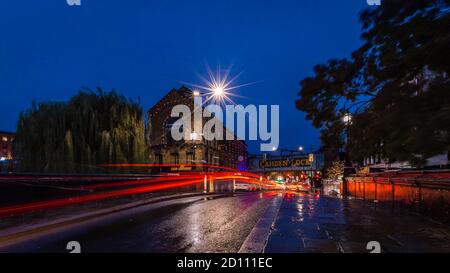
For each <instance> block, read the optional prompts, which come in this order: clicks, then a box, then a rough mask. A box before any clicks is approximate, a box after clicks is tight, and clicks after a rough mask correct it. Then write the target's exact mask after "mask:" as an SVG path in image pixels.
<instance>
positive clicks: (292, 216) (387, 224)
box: [264, 194, 450, 253]
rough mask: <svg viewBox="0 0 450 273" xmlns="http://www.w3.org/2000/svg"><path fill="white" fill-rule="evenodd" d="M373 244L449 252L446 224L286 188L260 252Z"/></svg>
mask: <svg viewBox="0 0 450 273" xmlns="http://www.w3.org/2000/svg"><path fill="white" fill-rule="evenodd" d="M369 242H371V243H369ZM368 244H369V246H368ZM374 244H376V245H378V246H380V247H381V249H380V251H381V252H388V253H389V252H394V253H408V252H420V253H423V252H432V253H434V252H444V253H448V252H450V228H449V227H448V226H446V225H443V224H440V223H437V222H434V221H431V220H430V219H427V218H424V217H422V216H420V215H414V214H411V213H409V212H407V211H404V210H403V211H399V210H396V211H392V210H390V209H387V208H381V207H380V206H377V205H376V204H374V203H368V202H364V201H362V200H354V199H352V200H349V199H341V198H337V197H330V196H318V195H314V194H285V195H284V197H283V202H282V204H281V207H280V209H279V211H278V214H277V218H276V220H275V222H274V224H273V231H272V232H271V234H270V236H269V239H268V242H267V244H266V247H265V249H264V252H267V253H311V252H313V253H349V252H357V253H368V252H370V251H373V250H374V249H373V245H374ZM371 245H372V246H371Z"/></svg>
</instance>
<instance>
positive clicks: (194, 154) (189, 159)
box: [147, 87, 248, 171]
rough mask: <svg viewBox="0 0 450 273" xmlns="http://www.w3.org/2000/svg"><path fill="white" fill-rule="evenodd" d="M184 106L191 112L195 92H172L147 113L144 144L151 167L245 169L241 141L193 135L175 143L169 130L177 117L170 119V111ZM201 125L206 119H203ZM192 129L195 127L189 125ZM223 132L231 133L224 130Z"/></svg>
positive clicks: (245, 156) (245, 158) (186, 89)
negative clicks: (147, 148)
mask: <svg viewBox="0 0 450 273" xmlns="http://www.w3.org/2000/svg"><path fill="white" fill-rule="evenodd" d="M176 105H186V106H188V107H189V109H190V110H191V112H193V111H194V93H193V92H192V90H190V89H188V88H186V87H181V88H179V89H178V90H177V89H172V90H171V91H170V92H169V93H167V94H166V95H165V96H164V97H163V98H162V99H161V100H160V101H159V102H158V103H157V104H155V105H154V106H153V107H152V108H151V109H150V110H149V111H148V127H147V141H148V143H149V163H151V164H209V165H218V166H223V167H229V168H233V169H238V170H245V169H246V167H247V157H248V153H247V145H246V144H245V142H244V141H241V140H237V139H235V140H211V141H208V140H206V139H205V138H203V137H201V136H197V135H195V136H193V137H192V138H191V139H189V140H180V141H176V140H174V139H173V138H172V136H171V128H172V126H173V125H174V124H175V122H176V121H177V120H178V119H179V117H171V116H170V114H171V111H172V108H173V107H174V106H176ZM203 119H204V120H203V124H204V123H205V122H206V119H205V118H203ZM192 128H194V125H193V124H192ZM223 128H224V129H225V133H230V132H229V131H228V130H226V128H225V127H223ZM171 170H178V171H183V170H205V168H204V167H189V166H184V167H183V166H181V167H171Z"/></svg>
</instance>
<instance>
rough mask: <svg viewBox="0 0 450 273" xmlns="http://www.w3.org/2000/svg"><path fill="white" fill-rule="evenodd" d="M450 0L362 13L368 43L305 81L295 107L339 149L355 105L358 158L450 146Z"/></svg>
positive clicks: (404, 2)
mask: <svg viewBox="0 0 450 273" xmlns="http://www.w3.org/2000/svg"><path fill="white" fill-rule="evenodd" d="M449 4H450V0H428V1H410V0H385V1H383V4H382V5H381V6H377V7H371V8H369V9H367V10H365V11H363V12H362V13H361V15H360V22H361V23H362V31H363V32H362V39H363V41H364V43H363V45H362V46H361V47H360V48H359V49H357V50H356V51H354V52H353V53H352V55H351V58H350V59H343V60H330V61H328V62H327V63H326V64H323V65H317V66H316V67H314V73H315V75H314V76H313V77H308V78H305V79H304V80H303V81H302V82H301V89H300V92H299V96H300V98H299V99H298V100H297V102H296V103H297V108H298V109H299V110H301V111H304V112H306V114H307V118H308V119H311V120H312V122H313V125H314V126H316V127H317V128H321V130H322V141H324V143H323V144H324V146H330V147H331V148H332V149H336V145H334V144H336V143H338V142H339V141H337V140H335V139H336V138H338V139H342V133H343V132H344V129H345V126H340V127H339V126H338V125H337V124H338V123H339V120H340V118H341V117H342V116H343V115H344V114H345V113H346V112H351V113H352V114H353V119H352V124H351V126H350V130H349V133H350V134H349V142H350V145H349V147H350V156H351V157H352V159H353V160H354V161H362V160H363V158H364V157H368V156H373V155H377V156H379V157H380V158H383V159H387V160H391V161H393V160H401V161H403V160H405V161H409V162H411V163H413V164H414V165H416V166H422V165H423V164H424V163H425V160H426V158H428V157H430V156H433V155H436V154H442V153H446V152H447V151H449V150H450V96H449V90H450V79H449V72H450V71H449V70H450V54H446V52H447V51H448V45H449V44H450V32H449V31H448V29H450V9H449ZM333 142H334V144H333ZM342 143H343V142H341V146H342Z"/></svg>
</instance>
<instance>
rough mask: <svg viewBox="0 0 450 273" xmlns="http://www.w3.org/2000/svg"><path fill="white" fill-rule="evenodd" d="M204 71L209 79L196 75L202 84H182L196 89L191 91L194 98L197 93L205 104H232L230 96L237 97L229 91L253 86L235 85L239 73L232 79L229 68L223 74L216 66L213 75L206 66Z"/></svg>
mask: <svg viewBox="0 0 450 273" xmlns="http://www.w3.org/2000/svg"><path fill="white" fill-rule="evenodd" d="M206 69H207V72H208V76H209V78H206V77H204V76H203V75H198V76H199V78H200V79H201V80H202V81H203V84H192V83H188V82H183V83H184V84H187V85H190V86H192V87H193V88H197V89H196V91H193V94H194V96H197V95H196V92H198V94H199V95H200V94H201V95H204V96H206V97H207V99H206V101H204V103H205V104H206V103H207V102H208V101H209V100H212V101H213V102H215V103H218V104H224V103H225V102H226V103H230V104H234V101H233V100H232V99H231V98H230V96H237V95H236V94H235V93H233V92H230V91H232V90H236V89H238V88H241V87H244V86H248V85H251V84H253V83H244V84H235V82H236V80H237V78H238V77H239V76H240V74H241V73H239V74H237V75H235V76H233V77H230V71H231V66H230V67H228V68H227V69H225V70H224V71H223V72H222V70H221V69H220V66H218V67H217V71H216V73H214V72H213V71H212V70H211V68H210V67H209V66H208V65H207V66H206ZM199 90H202V93H200V91H199ZM237 97H239V96H237Z"/></svg>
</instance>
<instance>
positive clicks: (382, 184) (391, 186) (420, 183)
mask: <svg viewBox="0 0 450 273" xmlns="http://www.w3.org/2000/svg"><path fill="white" fill-rule="evenodd" d="M346 180H347V183H344V184H343V186H344V185H346V187H347V189H342V191H343V192H347V194H348V195H349V196H350V197H353V198H358V199H363V200H368V201H371V202H372V203H374V204H376V205H380V206H390V207H391V208H392V209H397V208H407V209H409V210H412V211H414V212H417V213H420V214H424V215H427V216H430V217H432V218H435V219H437V220H439V221H441V222H445V223H448V224H449V223H450V177H448V174H447V173H444V174H443V175H439V174H437V173H432V174H431V175H427V174H423V173H422V174H420V175H417V174H415V175H414V174H411V173H404V174H399V173H395V174H392V175H361V176H357V175H355V176H351V177H347V178H346ZM344 190H346V191H344Z"/></svg>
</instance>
